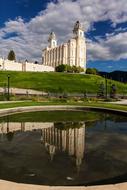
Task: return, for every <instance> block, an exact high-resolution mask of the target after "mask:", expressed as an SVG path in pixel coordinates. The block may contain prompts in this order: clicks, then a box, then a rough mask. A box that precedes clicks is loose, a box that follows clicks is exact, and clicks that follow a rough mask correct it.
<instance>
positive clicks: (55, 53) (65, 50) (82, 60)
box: [42, 21, 86, 70]
mask: <svg viewBox="0 0 127 190" xmlns="http://www.w3.org/2000/svg"><path fill="white" fill-rule="evenodd" d="M48 42H49V46H48V47H47V48H45V49H44V50H43V55H42V60H43V65H46V66H50V67H54V68H55V67H56V66H58V65H61V64H68V65H70V66H73V65H75V66H80V67H82V68H84V70H86V42H85V37H84V30H83V27H82V25H81V23H80V22H79V21H77V22H76V23H75V25H74V29H73V37H72V38H71V39H70V40H69V41H68V42H67V43H64V44H61V45H59V46H58V45H57V39H56V35H55V33H54V32H51V33H50V36H49V39H48Z"/></svg>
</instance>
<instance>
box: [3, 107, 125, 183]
mask: <svg viewBox="0 0 127 190" xmlns="http://www.w3.org/2000/svg"><path fill="white" fill-rule="evenodd" d="M0 179H4V180H9V181H15V182H20V183H31V184H42V185H77V186H78V185H93V184H108V183H118V182H123V181H127V117H125V116H121V115H114V114H110V113H100V112H91V111H88V110H87V111H84V112H80V111H73V112H71V111H50V112H31V113H22V114H15V115H8V116H5V117H1V118H0Z"/></svg>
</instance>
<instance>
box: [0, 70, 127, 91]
mask: <svg viewBox="0 0 127 190" xmlns="http://www.w3.org/2000/svg"><path fill="white" fill-rule="evenodd" d="M8 74H9V75H10V87H15V88H25V89H34V90H39V91H45V92H55V93H56V92H67V93H84V92H85V91H87V93H94V94H96V93H97V92H98V88H99V84H100V83H101V82H103V83H105V79H104V78H103V77H101V76H96V75H83V74H67V73H55V72H50V73H40V72H36V73H35V72H16V71H0V86H1V87H4V86H5V84H6V85H7V75H8ZM111 84H115V85H116V86H117V92H118V93H121V94H126V90H127V85H126V84H123V83H120V82H116V81H111V80H108V91H109V90H110V86H111Z"/></svg>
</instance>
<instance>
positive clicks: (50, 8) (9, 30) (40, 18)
mask: <svg viewBox="0 0 127 190" xmlns="http://www.w3.org/2000/svg"><path fill="white" fill-rule="evenodd" d="M77 20H80V21H81V22H82V23H83V25H84V28H85V31H86V32H88V31H90V30H91V29H92V27H93V23H94V22H98V21H106V20H110V21H111V23H112V26H113V27H115V26H116V24H118V23H122V22H125V21H126V20H127V3H126V0H121V1H119V0H112V1H111V0H104V1H102V0H77V1H73V0H58V1H57V3H56V1H52V2H50V3H48V4H47V7H46V9H45V10H42V11H41V12H40V13H38V15H37V16H36V17H34V18H31V20H30V21H29V22H25V21H24V20H23V19H22V18H21V17H18V18H16V19H15V20H9V21H7V22H6V23H5V26H4V27H3V28H1V29H0V54H1V55H4V56H7V54H8V52H9V50H10V49H14V51H15V52H16V55H17V58H18V59H23V60H25V59H29V60H33V61H34V60H40V61H41V54H42V49H43V48H44V47H45V46H47V39H48V34H49V33H50V31H52V30H53V31H54V32H55V33H56V35H57V37H58V39H59V40H58V42H59V43H62V42H65V41H67V40H68V39H69V38H70V37H71V36H72V29H73V25H74V23H75V21H77ZM118 32H119V33H118V34H115V33H113V34H112V35H108V34H106V38H105V39H101V38H100V39H99V40H98V41H97V42H94V41H91V40H89V39H87V48H88V51H87V57H88V60H109V59H112V60H116V59H117V60H118V59H121V58H127V55H126V50H127V44H126V42H125V39H127V33H126V32H124V31H122V33H121V31H118ZM13 33H14V34H16V35H15V36H13V35H12V34H13Z"/></svg>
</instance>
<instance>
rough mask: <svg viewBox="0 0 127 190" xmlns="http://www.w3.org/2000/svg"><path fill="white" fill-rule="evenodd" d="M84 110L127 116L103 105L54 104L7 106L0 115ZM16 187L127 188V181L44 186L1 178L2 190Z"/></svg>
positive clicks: (53, 189) (51, 189)
mask: <svg viewBox="0 0 127 190" xmlns="http://www.w3.org/2000/svg"><path fill="white" fill-rule="evenodd" d="M59 110H61V111H84V110H92V111H102V112H108V113H109V112H110V113H114V114H120V115H124V116H127V111H124V110H119V109H111V108H103V107H94V106H70V105H57V106H56V105H52V106H26V107H15V108H6V109H1V110H0V117H2V116H6V115H11V114H17V113H24V112H34V111H59ZM10 187H11V188H14V189H15V190H26V189H28V190H29V189H33V190H43V189H44V190H64V189H65V190H72V189H74V190H118V189H119V190H126V189H127V183H126V182H124V183H119V184H109V185H97V186H80V187H78V186H72V187H67V186H65V187H64V186H57V187H54V186H44V185H41V186H40V185H29V184H20V183H14V182H9V181H5V180H0V189H1V190H10Z"/></svg>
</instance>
